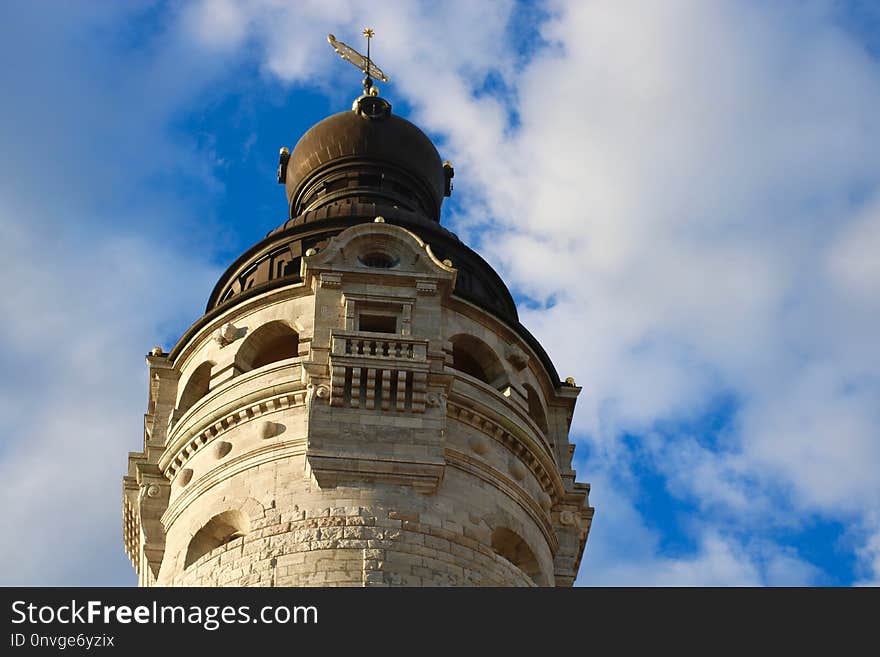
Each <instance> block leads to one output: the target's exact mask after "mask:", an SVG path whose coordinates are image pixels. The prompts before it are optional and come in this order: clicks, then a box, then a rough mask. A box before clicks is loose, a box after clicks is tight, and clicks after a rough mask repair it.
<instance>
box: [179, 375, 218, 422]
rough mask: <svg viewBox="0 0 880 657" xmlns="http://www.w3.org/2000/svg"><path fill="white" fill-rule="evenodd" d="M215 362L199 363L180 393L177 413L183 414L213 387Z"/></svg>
mask: <svg viewBox="0 0 880 657" xmlns="http://www.w3.org/2000/svg"><path fill="white" fill-rule="evenodd" d="M212 367H214V363H212V362H211V361H206V362H204V363H202V364H201V365H199V366H198V367H197V368H196V369H195V371H194V372H193V373H192V374H191V375H190V377H189V380H188V381H187V382H186V385H185V386H184V387H183V392H182V393H180V401H178V402H177V415H178V417H179V416H180V415H183V414H184V413H186V412H187V411H188V410H189V409H190V408H192V407H193V405H194V404H195V403H196V402H197V401H199V400H200V399H201V398H202V397H204V396H205V395H207V394H208V391H209V389H210V387H211V368H212Z"/></svg>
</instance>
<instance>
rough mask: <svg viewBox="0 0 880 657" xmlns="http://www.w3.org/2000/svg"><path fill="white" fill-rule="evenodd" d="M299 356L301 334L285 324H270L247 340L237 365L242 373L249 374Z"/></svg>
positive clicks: (239, 353)
mask: <svg viewBox="0 0 880 657" xmlns="http://www.w3.org/2000/svg"><path fill="white" fill-rule="evenodd" d="M298 354H299V334H298V333H297V332H296V331H294V330H293V329H292V328H290V327H289V326H288V325H287V324H285V323H284V322H278V321H276V322H269V323H268V324H264V325H263V326H261V327H260V328H258V329H257V330H256V331H254V332H253V333H251V335H249V336H248V337H247V338H246V339H245V341H244V342H243V343H242V345H241V347H240V348H239V350H238V353H237V354H236V356H235V364H236V365H237V366H238V369H239V370H240V371H241V372H249V371H250V370H253V369H256V368H258V367H263V366H264V365H268V364H269V363H275V362H277V361H279V360H286V359H288V358H295V357H296V356H297V355H298Z"/></svg>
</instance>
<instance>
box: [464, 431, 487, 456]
mask: <svg viewBox="0 0 880 657" xmlns="http://www.w3.org/2000/svg"><path fill="white" fill-rule="evenodd" d="M468 445H469V446H470V448H471V449H472V450H474V452H476V453H477V454H485V453H486V452H488V451H489V440H488V439H487V438H486V437H485V436H480V435H474V436H471V437H470V438H469V439H468Z"/></svg>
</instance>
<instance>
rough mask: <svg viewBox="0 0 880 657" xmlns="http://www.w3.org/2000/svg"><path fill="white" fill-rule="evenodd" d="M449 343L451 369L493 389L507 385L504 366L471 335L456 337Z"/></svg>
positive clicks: (487, 346)
mask: <svg viewBox="0 0 880 657" xmlns="http://www.w3.org/2000/svg"><path fill="white" fill-rule="evenodd" d="M451 342H452V367H454V368H455V369H457V370H458V371H460V372H464V373H465V374H470V375H471V376H472V377H474V378H477V379H479V380H480V381H483V382H484V383H488V384H489V385H490V386H493V387H495V388H500V387H502V386H504V385H505V384H506V383H507V376H506V374H505V372H504V366H503V365H502V364H501V360H500V359H499V358H498V356H496V355H495V352H494V351H493V350H492V347H490V346H489V345H487V344H486V343H485V342H483V341H482V340H480V339H479V338H475V337H474V336H472V335H456V336H455V337H453V338H452V340H451Z"/></svg>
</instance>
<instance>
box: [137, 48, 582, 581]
mask: <svg viewBox="0 0 880 657" xmlns="http://www.w3.org/2000/svg"><path fill="white" fill-rule="evenodd" d="M343 45H344V44H343ZM366 72H367V74H368V77H367V79H369V77H370V72H371V70H370V64H369V60H367V69H366ZM452 176H453V169H452V166H451V165H450V164H449V163H443V162H442V161H441V159H440V157H439V155H438V153H437V150H436V148H435V147H434V145H433V144H432V143H431V141H430V139H428V137H427V136H426V135H425V134H424V133H423V132H422V131H421V130H419V128H417V127H416V126H415V125H413V124H412V123H410V122H409V121H406V120H405V119H403V118H401V117H399V116H397V115H396V114H394V113H393V112H392V108H391V105H390V103H388V102H387V101H386V100H384V99H383V98H380V97H379V96H378V95H377V94H376V92H375V87H372V86H371V85H367V84H365V93H364V95H362V96H361V97H360V98H358V99H357V100H356V101H355V103H354V106H353V108H352V109H351V110H349V111H344V112H340V113H338V114H335V115H333V116H330V117H329V118H327V119H324V120H323V121H321V122H319V123H318V124H317V125H315V126H313V127H312V128H311V129H310V130H308V131H307V132H306V133H305V134H304V135H303V136H302V138H301V139H300V140H299V142H298V143H297V145H296V147H295V148H294V149H293V151H292V152H287V151H286V149H282V156H281V164H280V167H279V182H282V183H284V184H285V187H286V192H287V199H288V207H289V219H288V220H287V221H286V222H285V223H283V224H282V225H280V226H278V227H277V228H276V229H275V230H273V231H271V232H270V233H269V234H268V235H267V236H266V237H265V238H264V239H262V240H261V241H259V242H258V243H257V244H255V245H254V246H252V247H251V248H249V249H248V250H247V251H245V253H243V254H242V255H241V256H240V257H239V258H238V259H237V260H236V261H235V262H234V263H233V264H232V265H231V266H230V267H229V269H227V271H226V272H225V273H224V274H223V276H222V277H221V278H220V280H219V281H218V283H217V285H216V287H215V288H214V290H213V292H212V293H211V295H210V298H209V300H208V305H207V309H206V311H205V314H204V315H203V316H202V317H201V318H200V319H199V320H198V321H196V322H195V324H193V325H192V326H191V327H190V328H189V329H188V330H187V331H186V333H185V334H184V335H183V336H182V337H181V338H180V340H179V341H178V343H177V344H176V345H175V346H174V347H173V349H172V350H171V351H170V353H167V354H166V353H163V352H162V350H161V349H158V348H157V349H154V350H153V351H152V352H151V353H150V354H149V355H148V356H147V365H148V368H149V401H148V410H147V413H146V415H145V417H144V448H143V451H142V452H138V453H132V454H130V455H129V460H128V474H127V475H126V476H125V477H124V479H123V527H124V542H125V548H126V551H127V553H128V555H129V556H130V558H131V560H132V563H133V564H134V567H135V569H136V571H137V572H138V577H139V583H140V584H141V585H143V586H152V585H181V586H191V585H233V586H235V585H275V586H311V585H317V586H331V585H339V586H363V585H368V586H369V585H416V586H418V585H424V586H430V585H484V586H485V585H490V586H491V585H504V586H508V585H526V586H531V585H539V586H554V585H555V586H570V585H571V584H572V583H573V582H574V579H575V577H576V575H577V570H578V565H579V563H580V560H581V556H582V553H583V549H584V545H585V543H586V539H587V534H588V532H589V529H590V523H591V519H592V515H593V509H592V507H590V506H589V503H588V492H589V486H588V485H587V484H582V483H577V482H576V481H575V472H574V471H573V470H572V468H571V459H572V453H573V451H574V447H573V446H572V445H571V444H570V443H569V440H568V430H569V424H570V422H571V416H572V413H573V410H574V405H575V400H576V398H577V395H578V393H579V392H580V388H578V387H576V386H575V385H574V382H573V381H571V380H568V381H567V382H561V381H560V380H559V378H558V376H557V373H556V370H555V368H554V366H553V364H552V363H551V361H550V359H549V358H548V356H547V354H546V353H545V352H544V349H543V348H542V347H541V345H540V344H539V343H538V341H537V340H536V339H535V338H534V337H533V336H532V335H531V334H530V333H529V332H528V331H527V330H526V329H525V328H524V327H523V326H522V325H521V324H520V323H519V321H518V318H517V311H516V307H515V304H514V302H513V299H512V297H511V295H510V292H509V291H508V289H507V288H506V286H505V285H504V283H503V281H502V280H501V279H500V277H499V276H498V275H497V274H496V273H495V271H493V269H492V268H491V267H490V266H489V265H488V264H487V263H486V262H485V261H484V260H483V259H482V258H481V257H480V256H479V255H477V253H475V252H474V251H472V250H471V249H469V248H468V247H467V246H466V245H465V244H463V243H462V242H461V241H459V239H458V238H457V237H456V236H455V235H454V234H453V233H451V232H450V231H448V230H446V229H445V228H444V227H443V226H442V225H441V224H440V207H441V203H442V201H443V198H444V196H448V195H449V194H450V193H451V191H452V185H451V179H452Z"/></svg>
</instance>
